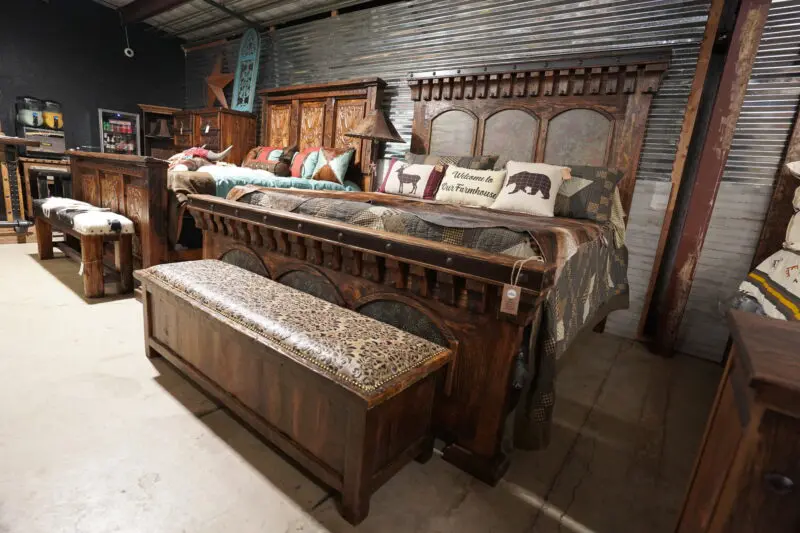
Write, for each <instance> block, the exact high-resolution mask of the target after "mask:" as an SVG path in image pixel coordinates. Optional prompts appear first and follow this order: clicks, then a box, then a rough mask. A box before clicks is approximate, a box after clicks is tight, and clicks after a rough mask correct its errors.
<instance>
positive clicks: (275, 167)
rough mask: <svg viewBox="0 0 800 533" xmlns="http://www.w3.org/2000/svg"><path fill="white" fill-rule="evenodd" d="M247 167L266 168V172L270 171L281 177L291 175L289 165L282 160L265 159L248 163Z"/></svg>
mask: <svg viewBox="0 0 800 533" xmlns="http://www.w3.org/2000/svg"><path fill="white" fill-rule="evenodd" d="M242 166H244V165H242ZM247 168H252V169H256V170H266V171H267V172H272V173H273V174H275V175H276V176H280V177H282V178H288V177H289V176H291V175H292V169H291V167H289V165H287V164H286V163H284V162H283V161H267V162H266V163H259V162H254V163H250V164H249V165H248V166H247Z"/></svg>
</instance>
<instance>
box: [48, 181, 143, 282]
mask: <svg viewBox="0 0 800 533" xmlns="http://www.w3.org/2000/svg"><path fill="white" fill-rule="evenodd" d="M33 213H34V215H35V218H34V224H35V225H36V242H37V244H38V249H39V259H41V260H45V259H52V258H53V229H54V228H55V229H57V230H58V231H61V232H63V233H66V234H68V235H72V236H73V237H75V238H77V239H80V241H81V271H82V273H83V294H84V296H86V297H87V298H98V297H101V296H104V295H105V280H104V277H103V274H104V267H103V244H104V243H106V242H113V243H114V259H115V263H116V266H117V269H118V270H119V277H120V282H119V293H121V294H122V293H127V292H131V291H133V232H134V228H133V221H132V220H131V219H129V218H127V217H124V216H122V215H120V214H118V213H113V212H111V211H109V210H107V209H101V208H99V207H95V206H93V205H91V204H87V203H86V202H79V201H77V200H72V199H70V198H58V197H51V198H44V199H39V200H34V202H33Z"/></svg>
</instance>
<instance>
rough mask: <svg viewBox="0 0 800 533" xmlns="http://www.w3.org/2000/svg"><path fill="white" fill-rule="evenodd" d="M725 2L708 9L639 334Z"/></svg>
mask: <svg viewBox="0 0 800 533" xmlns="http://www.w3.org/2000/svg"><path fill="white" fill-rule="evenodd" d="M724 5H725V0H712V1H711V7H710V8H709V12H708V20H707V22H706V31H705V33H704V35H703V41H702V42H701V43H700V51H699V53H698V57H697V67H696V68H695V71H694V79H693V80H692V88H691V90H690V92H689V100H688V102H687V103H686V113H685V114H684V115H683V125H682V126H681V134H680V137H678V150H677V152H676V153H675V161H674V162H673V163H672V177H671V179H670V181H671V182H672V188H671V189H670V193H669V200H668V201H667V209H666V211H665V212H664V221H663V223H662V224H661V237H660V238H659V240H658V246H657V247H656V255H655V259H654V260H653V270H652V272H651V273H650V284H649V286H648V287H647V294H646V295H645V297H644V307H642V315H641V316H640V317H639V336H640V337H641V336H643V335H644V327H645V323H646V322H647V315H648V311H649V309H650V303H651V302H652V300H653V291H655V286H656V280H657V279H658V272H659V269H660V267H661V260H662V259H663V257H664V249H665V248H666V246H667V237H668V235H669V228H670V224H671V223H672V215H673V212H674V210H675V203H676V202H677V200H678V190H679V189H680V185H681V179H682V178H683V171H684V168H685V167H686V157H687V155H688V153H689V143H690V142H691V140H692V134H693V133H694V127H695V123H696V122H697V112H698V110H699V109H700V100H701V98H702V96H703V86H704V84H705V82H706V77H707V76H708V66H709V62H710V60H711V54H712V52H713V50H714V42H715V41H716V39H717V30H718V29H719V21H720V19H721V18H722V10H723V7H724Z"/></svg>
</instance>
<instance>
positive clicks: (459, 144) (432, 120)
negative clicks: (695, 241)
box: [408, 49, 670, 213]
mask: <svg viewBox="0 0 800 533" xmlns="http://www.w3.org/2000/svg"><path fill="white" fill-rule="evenodd" d="M669 59H670V51H669V50H663V49H659V50H655V51H648V52H640V53H626V54H616V55H604V56H591V57H589V56H583V57H565V58H561V59H557V60H552V61H537V62H533V63H524V64H522V63H520V64H516V65H500V66H496V67H485V68H470V69H459V70H447V71H437V72H422V73H414V74H410V75H409V79H408V83H409V85H410V86H411V96H412V99H413V100H414V101H415V107H414V125H413V131H412V140H411V150H412V151H413V152H416V153H430V154H452V155H464V154H471V155H480V154H487V155H489V154H499V155H500V156H501V157H500V160H499V161H498V166H499V165H502V164H504V163H505V161H507V160H509V159H513V160H517V161H543V162H546V163H552V164H557V165H593V166H608V167H616V168H619V169H621V170H623V171H624V173H625V176H624V178H623V181H622V182H621V183H620V185H619V190H620V195H621V197H622V202H623V206H624V207H625V212H626V213H627V212H629V211H630V204H631V198H632V196H633V188H634V185H635V182H636V170H637V167H638V165H639V155H640V152H641V149H642V143H643V140H644V134H645V125H646V123H647V115H648V111H649V109H650V102H651V100H652V99H653V94H655V92H656V91H657V90H658V87H659V84H660V81H661V77H662V76H663V74H664V71H666V69H667V67H668V65H669Z"/></svg>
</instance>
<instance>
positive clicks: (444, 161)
mask: <svg viewBox="0 0 800 533" xmlns="http://www.w3.org/2000/svg"><path fill="white" fill-rule="evenodd" d="M499 157H500V156H497V155H478V156H471V155H430V154H412V153H411V152H406V156H405V160H406V163H409V164H411V165H453V166H456V167H464V168H471V169H475V170H492V169H493V168H494V164H495V163H497V159H498V158H499Z"/></svg>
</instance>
